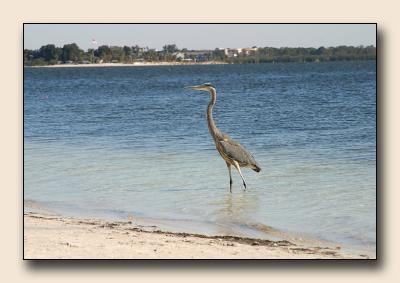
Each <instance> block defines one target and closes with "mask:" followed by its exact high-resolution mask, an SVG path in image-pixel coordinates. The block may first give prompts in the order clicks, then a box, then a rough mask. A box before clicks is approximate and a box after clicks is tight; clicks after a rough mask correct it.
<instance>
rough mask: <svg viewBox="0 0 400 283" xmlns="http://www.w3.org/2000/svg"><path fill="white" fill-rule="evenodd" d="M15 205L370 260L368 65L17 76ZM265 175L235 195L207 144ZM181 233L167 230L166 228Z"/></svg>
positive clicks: (371, 83) (371, 101)
mask: <svg viewBox="0 0 400 283" xmlns="http://www.w3.org/2000/svg"><path fill="white" fill-rule="evenodd" d="M24 72H25V81H24V91H25V92H24V185H25V186H24V192H25V199H27V200H33V201H37V202H40V203H42V204H43V205H46V206H48V207H51V208H52V209H55V210H57V209H58V210H59V211H63V212H65V213H73V214H76V215H93V216H101V217H116V218H126V217H127V216H128V215H136V216H140V217H148V218H152V219H162V220H164V221H172V223H176V225H177V226H179V229H180V230H185V229H187V230H195V231H196V232H205V233H219V232H224V233H237V234H247V235H250V236H260V233H261V232H260V231H256V229H251V228H249V227H253V226H252V225H253V224H263V225H268V226H271V227H273V228H275V229H277V230H280V231H286V232H289V233H290V232H293V233H304V234H307V235H310V236H311V237H315V238H319V239H325V240H330V241H334V242H338V243H342V244H347V245H352V246H357V247H361V248H365V249H370V250H374V249H375V243H376V240H375V228H376V227H375V220H376V215H375V209H376V207H375V201H376V197H375V196H376V186H375V182H376V175H375V169H376V160H375V153H376V150H375V146H376V139H375V135H376V124H375V118H376V111H375V109H376V97H375V88H376V82H375V62H366V61H364V62H337V63H320V64H300V63H299V64H289V63H288V64H265V65H220V66H173V67H168V66H163V67H120V68H117V67H116V68H57V69H55V68H54V69H52V68H29V69H28V68H27V69H25V71H24ZM203 82H211V83H213V84H214V85H216V86H217V90H218V100H217V105H216V106H215V108H214V118H215V120H216V123H217V126H218V127H220V128H221V129H222V130H223V131H224V132H227V133H228V134H230V136H231V137H233V138H235V139H237V140H239V141H240V142H242V143H243V144H244V145H245V146H246V147H247V148H248V149H249V150H250V151H251V152H252V153H253V155H254V156H255V157H256V160H257V161H258V162H259V163H260V164H261V166H262V168H263V170H262V171H261V172H260V173H258V174H257V173H255V172H253V171H251V170H247V169H245V170H243V173H244V175H245V177H246V180H247V182H248V187H249V188H248V190H247V191H246V192H244V191H243V189H242V187H241V182H240V178H239V176H238V174H237V173H236V172H233V178H234V188H233V193H232V194H230V193H229V183H228V182H229V178H228V172H227V169H226V166H225V162H224V161H223V160H222V159H221V158H220V157H219V155H218V153H217V152H216V151H215V149H214V145H213V143H212V139H211V137H210V136H209V134H208V130H207V123H206V120H205V108H206V106H207V103H208V100H209V97H208V95H207V94H206V93H197V92H190V91H189V92H187V91H186V90H185V89H184V88H183V87H184V86H187V85H194V84H199V83H203ZM178 223H179V224H178Z"/></svg>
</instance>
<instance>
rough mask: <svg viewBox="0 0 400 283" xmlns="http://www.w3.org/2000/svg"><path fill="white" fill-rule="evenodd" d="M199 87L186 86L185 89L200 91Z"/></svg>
mask: <svg viewBox="0 0 400 283" xmlns="http://www.w3.org/2000/svg"><path fill="white" fill-rule="evenodd" d="M201 87H202V86H201V85H193V86H186V87H185V88H186V89H194V90H202V88H201Z"/></svg>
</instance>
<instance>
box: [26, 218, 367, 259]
mask: <svg viewBox="0 0 400 283" xmlns="http://www.w3.org/2000/svg"><path fill="white" fill-rule="evenodd" d="M24 221H25V222H24V225H25V227H24V258H25V259H84V258H86V259H235V258H236V259H241V258H243V259H286V258H287V259H342V258H367V256H363V255H359V256H356V255H350V254H345V253H342V252H341V251H340V249H333V248H328V247H319V246H315V247H305V246H302V245H298V244H294V243H291V242H289V241H285V240H282V241H269V240H259V239H250V238H242V237H232V236H205V235H198V234H189V233H172V232H164V231H160V230H157V229H156V228H154V227H153V228H151V227H150V228H143V227H138V226H135V225H133V224H132V222H131V221H105V220H100V219H83V218H71V217H64V216H60V215H51V214H44V213H35V212H27V213H25V214H24Z"/></svg>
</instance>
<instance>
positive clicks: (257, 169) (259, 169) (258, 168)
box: [251, 164, 261, 172]
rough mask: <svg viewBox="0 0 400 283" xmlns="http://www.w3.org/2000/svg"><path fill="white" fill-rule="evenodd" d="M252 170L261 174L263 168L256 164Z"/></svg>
mask: <svg viewBox="0 0 400 283" xmlns="http://www.w3.org/2000/svg"><path fill="white" fill-rule="evenodd" d="M251 169H253V170H254V171H256V172H260V171H261V167H260V166H258V164H254V165H253V168H251Z"/></svg>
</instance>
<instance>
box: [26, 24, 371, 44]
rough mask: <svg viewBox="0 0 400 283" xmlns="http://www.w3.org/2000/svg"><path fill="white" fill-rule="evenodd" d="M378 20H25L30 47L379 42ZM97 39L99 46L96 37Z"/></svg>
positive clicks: (27, 40)
mask: <svg viewBox="0 0 400 283" xmlns="http://www.w3.org/2000/svg"><path fill="white" fill-rule="evenodd" d="M375 35H376V30H375V25H374V24H25V25H24V48H25V49H39V48H40V47H41V46H43V45H46V44H54V45H56V46H58V47H62V46H63V45H64V44H68V43H76V44H77V45H78V46H79V47H80V48H82V49H84V50H87V49H88V48H97V47H98V46H100V45H116V46H123V45H128V46H133V45H139V46H141V47H145V46H147V47H149V48H155V49H159V50H161V49H162V46H164V45H165V44H176V45H177V46H178V48H188V49H197V50H199V49H215V48H226V47H229V48H240V47H252V46H257V47H267V46H268V47H320V46H324V47H331V46H339V45H352V46H359V45H364V46H367V45H374V46H376V36H375ZM92 39H95V40H96V42H97V45H96V44H94V43H93V42H92Z"/></svg>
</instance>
